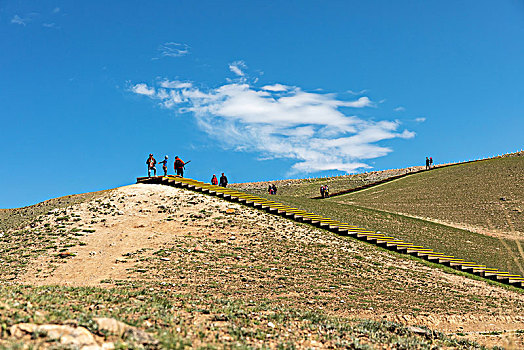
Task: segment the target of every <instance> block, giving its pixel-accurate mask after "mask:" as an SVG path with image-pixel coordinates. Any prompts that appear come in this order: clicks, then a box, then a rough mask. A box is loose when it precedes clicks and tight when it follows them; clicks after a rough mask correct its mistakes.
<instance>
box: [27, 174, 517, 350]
mask: <svg viewBox="0 0 524 350" xmlns="http://www.w3.org/2000/svg"><path fill="white" fill-rule="evenodd" d="M228 209H229V211H230V212H232V213H233V214H229V216H228V214H227V210H228ZM67 212H68V215H71V216H73V217H75V218H78V219H79V220H78V221H77V222H76V225H78V226H79V227H82V228H83V229H85V230H88V231H93V232H88V233H87V234H86V235H85V236H83V237H82V241H83V244H84V245H80V246H75V247H71V248H70V250H69V251H70V252H72V253H74V254H75V256H72V257H70V258H67V259H64V260H62V261H61V263H59V264H56V263H54V262H53V257H52V256H49V255H42V256H40V257H38V258H37V259H36V260H34V261H32V263H31V264H30V266H29V269H28V270H27V271H26V273H25V274H24V275H23V276H22V277H21V279H20V281H21V282H22V283H24V284H30V285H39V286H44V285H65V286H91V287H104V286H106V287H111V286H113V285H112V284H111V283H103V282H104V281H111V280H117V281H118V280H127V281H129V280H144V278H146V279H147V278H148V273H149V271H147V272H146V273H144V272H140V270H141V269H139V268H143V267H144V266H146V269H145V270H147V266H148V265H150V267H151V270H153V269H154V268H156V265H155V266H154V265H153V264H151V263H150V262H149V261H150V260H142V258H148V257H151V256H152V254H154V252H155V251H158V250H159V249H163V248H166V247H173V246H181V243H189V245H190V248H189V249H187V248H184V249H187V250H182V247H180V249H179V250H178V251H177V252H176V255H175V254H173V255H171V256H170V259H171V262H173V263H175V264H176V265H178V266H177V267H179V269H178V270H176V271H174V270H173V271H168V270H165V271H164V270H163V272H161V273H159V274H157V275H154V276H153V275H150V277H149V278H153V279H154V280H155V281H156V282H166V283H173V282H174V281H179V278H184V281H185V285H186V286H184V285H181V284H179V285H178V287H177V288H178V291H177V292H181V291H183V290H185V291H186V292H191V291H192V289H191V288H196V290H199V289H201V288H202V287H201V286H202V284H203V283H204V284H205V283H210V284H213V285H214V286H216V285H219V286H223V288H224V289H225V290H231V289H233V290H234V289H236V288H244V282H243V280H244V278H246V281H249V284H254V285H256V284H257V279H258V283H259V284H263V283H268V282H271V283H277V284H276V285H275V286H274V287H272V288H270V289H267V288H266V287H256V288H255V289H254V290H253V291H249V290H248V291H243V293H245V298H264V299H266V298H269V299H272V300H273V301H274V302H275V303H280V302H283V301H281V300H287V299H289V301H288V302H289V303H290V305H293V306H296V305H298V307H311V305H310V304H309V303H310V300H316V298H318V295H317V293H318V291H317V290H318V288H320V289H321V290H326V291H329V293H332V294H333V295H326V296H325V301H324V302H322V303H321V304H320V305H322V306H320V308H321V309H323V310H325V312H326V313H328V314H331V315H335V316H341V317H350V318H359V319H361V318H369V319H375V320H389V321H394V322H399V323H402V324H417V325H423V326H427V327H429V328H431V329H436V330H440V331H443V332H465V333H468V334H469V337H470V338H471V339H477V340H481V341H482V342H484V343H486V344H493V345H496V344H499V343H500V342H501V341H502V340H503V341H504V342H505V344H506V343H507V344H510V343H511V342H514V341H519V342H522V339H520V340H518V333H513V332H517V330H519V329H524V316H522V315H521V313H520V312H519V311H518V308H517V309H513V306H507V305H506V304H504V303H506V302H508V303H510V304H511V305H515V307H516V306H517V305H522V307H524V294H522V293H517V292H515V291H512V290H507V289H505V288H502V287H499V286H493V285H489V284H487V283H485V282H483V281H478V280H472V279H468V278H464V277H462V276H458V275H454V274H448V273H445V272H444V271H442V270H440V269H435V268H431V267H428V266H425V265H423V264H421V263H419V262H416V261H413V260H409V259H401V258H398V257H393V256H392V255H391V254H390V253H388V252H384V251H381V250H377V249H376V248H374V247H371V246H369V245H366V244H365V243H361V242H358V241H354V240H348V239H345V238H341V237H338V236H334V235H332V234H331V233H326V232H325V231H322V230H318V229H315V228H312V227H309V226H307V225H297V224H296V223H294V222H292V221H290V220H287V219H283V218H281V217H277V216H274V215H270V214H267V213H264V212H261V211H259V210H256V209H252V208H248V207H244V206H242V205H240V204H235V203H230V202H227V201H224V200H221V199H218V198H215V197H211V196H206V195H202V194H198V193H194V192H191V191H188V190H181V189H177V188H172V187H168V186H163V185H142V184H137V185H131V186H126V187H121V188H118V189H115V190H114V191H112V192H111V193H110V194H108V195H107V197H106V198H105V199H103V200H98V201H89V202H85V203H82V204H77V205H74V206H71V207H70V208H68V209H67ZM228 217H230V218H234V219H235V221H234V223H233V222H231V221H232V220H230V219H228ZM46 220H47V221H43V222H42V224H43V225H44V224H46V223H48V222H50V220H53V218H52V217H50V218H47V219H46ZM219 222H221V223H220V224H217V223H219ZM283 239H287V240H289V241H290V242H293V244H296V243H299V244H301V246H302V247H311V249H313V247H316V246H317V245H318V247H325V248H322V249H324V250H325V252H324V253H322V254H320V252H315V251H314V250H311V251H308V252H303V251H301V250H293V251H286V252H284V253H282V254H284V255H285V256H286V259H287V260H285V261H283V263H284V264H288V265H291V264H297V266H299V267H298V268H299V269H301V270H297V271H298V272H294V273H293V275H292V281H294V282H293V283H291V282H289V283H290V284H289V288H290V289H289V291H287V292H286V293H285V294H282V292H279V291H278V288H281V286H280V284H285V283H286V281H287V280H288V279H289V278H290V277H287V276H288V274H287V273H279V272H278V271H279V269H277V268H275V271H273V269H274V268H273V267H271V268H269V267H270V266H273V265H270V264H269V263H268V262H267V261H262V260H260V259H261V258H260V257H261V256H263V257H264V258H266V257H267V258H268V259H269V258H271V256H272V254H274V252H275V250H274V249H275V246H276V247H277V248H276V249H279V248H281V247H279V245H280V242H283V241H282V240H283ZM232 240H234V241H232ZM206 242H207V243H206ZM229 242H235V243H234V245H233V244H230V243H229ZM270 245H272V246H270ZM218 246H220V247H225V248H227V249H229V250H228V251H227V252H229V253H228V254H226V256H229V255H231V257H230V258H228V259H230V260H227V261H226V262H225V263H222V261H223V260H220V264H219V265H220V267H219V268H220V270H221V271H223V272H224V274H217V273H216V270H212V269H209V270H206V266H212V264H216V263H217V261H218V260H217V257H216V256H215V257H213V256H211V257H210V258H209V259H210V260H208V261H200V262H198V261H197V262H198V263H201V264H202V265H200V267H199V269H197V270H191V268H192V266H190V264H192V263H195V260H193V258H189V254H188V253H185V252H190V251H191V250H195V251H204V250H208V251H215V252H216V251H217V247H218ZM186 247H187V246H186ZM237 247H255V248H253V249H254V250H255V252H256V254H261V255H255V254H254V253H253V252H252V253H247V252H242V256H240V255H238V256H236V255H233V254H231V252H236V251H237V250H236V248H237ZM220 249H222V248H220ZM301 249H302V248H301ZM218 250H219V249H218ZM256 250H258V251H256ZM142 253H143V254H142ZM236 254H239V253H236ZM250 254H251V255H250ZM313 254H317V255H318V258H319V259H322V260H319V261H321V262H322V264H325V265H322V269H320V267H321V266H315V267H308V268H305V267H304V266H303V265H304V262H305V261H307V260H304V259H307V257H308V256H311V255H313ZM129 256H132V257H134V258H133V259H125V258H126V257H129ZM203 258H204V257H203V256H202V258H201V259H203ZM244 259H248V261H250V262H246V263H241V261H243V260H244ZM293 259H296V261H294V260H293ZM342 259H347V260H345V261H346V262H345V263H344V264H345V266H346V267H344V269H345V271H352V270H351V269H354V268H355V266H362V267H361V268H359V269H358V270H356V272H353V273H355V277H358V278H359V281H360V278H362V279H363V280H364V281H374V280H377V279H379V284H378V285H379V286H380V288H381V289H380V290H375V291H374V292H366V293H364V294H363V296H362V297H364V298H365V299H366V300H368V301H369V302H371V304H363V305H373V307H367V306H366V307H355V308H353V307H349V306H348V307H347V308H340V305H344V304H341V301H340V300H342V302H344V300H354V298H355V295H357V297H358V298H360V296H358V295H359V294H362V290H366V289H365V288H368V287H366V286H364V285H363V286H359V285H358V284H357V285H355V286H352V285H350V284H349V285H348V286H347V287H343V288H338V289H331V287H330V286H331V285H332V284H333V283H336V282H338V281H337V280H338V279H340V278H344V280H346V279H347V280H348V282H345V283H350V281H351V280H352V279H351V278H349V279H348V277H347V276H345V275H344V276H339V277H336V278H335V279H334V277H331V276H337V275H336V274H339V273H340V272H339V271H340V270H341V268H339V267H337V264H336V263H335V264H333V262H336V261H341V260H342ZM253 261H256V262H257V263H259V264H262V265H263V264H268V265H267V266H266V267H267V270H268V272H266V274H271V276H270V277H269V278H268V276H266V275H265V276H264V277H263V278H262V277H260V276H259V275H253V276H255V277H245V276H244V277H242V276H241V277H238V278H233V279H231V276H232V275H231V273H232V272H231V271H233V269H235V268H236V266H239V265H242V264H244V265H245V264H253ZM377 262H380V264H384V265H385V266H388V269H387V270H386V271H393V272H391V273H387V274H384V273H383V272H381V270H379V269H377V268H376V266H375V264H376V263H377ZM144 264H145V265H144ZM279 264H280V263H279ZM348 266H349V267H348ZM294 268H295V267H294ZM393 268H394V269H393ZM319 269H320V270H319ZM330 269H332V270H333V272H330V271H331V270H330ZM248 270H249V269H248ZM322 270H326V271H328V272H326V275H325V276H324V275H320V274H319V273H320V272H319V271H322ZM211 271H215V272H211ZM255 272H256V271H253V273H255ZM199 273H202V274H203V275H199ZM345 273H346V274H347V272H345ZM192 274H193V275H192ZM179 275H186V276H185V277H184V276H180V277H179ZM246 275H247V273H246ZM248 276H249V275H248ZM349 277H351V276H349ZM412 278H415V279H413V280H410V279H412ZM355 281H356V280H355ZM355 283H356V282H355ZM173 285H174V284H173ZM303 286H305V287H306V290H303V289H302V288H303ZM246 288H247V284H246ZM363 288H364V289H363ZM373 288H375V287H373ZM239 290H240V289H239ZM217 292H220V290H217ZM304 293H307V294H306V295H305V294H304ZM323 293H324V294H326V293H327V292H323ZM355 293H356V294H355ZM364 295H365V296H364ZM456 295H460V296H461V297H460V298H462V299H464V300H471V305H469V304H468V306H467V307H465V308H464V309H463V310H461V311H460V312H457V310H455V311H449V310H448V308H447V307H446V306H445V305H446V304H445V303H442V301H441V300H439V299H441V298H442V297H443V296H444V297H445V298H446V299H447V298H450V297H451V299H450V300H453V299H452V298H454V297H455V296H456ZM283 297H285V298H284V299H282V298H283ZM414 298H419V299H420V300H418V301H417V302H421V303H423V304H424V305H426V304H425V303H427V302H429V304H428V305H429V306H424V307H422V309H421V310H419V311H417V312H415V313H414V312H413V311H410V310H411V309H412V308H414V306H413V302H414V300H413V299H414ZM476 298H481V299H482V300H484V299H485V300H494V303H493V306H488V305H489V303H490V302H488V301H486V302H483V303H477V302H476ZM495 300H503V301H504V302H500V301H495ZM368 301H366V303H367V302H368ZM301 303H302V304H301ZM304 303H305V304H304ZM436 304H439V305H443V306H436ZM477 304H478V305H477ZM510 304H508V305H510ZM301 305H302V306H301ZM419 307H421V306H419ZM449 307H450V308H451V309H453V310H454V308H455V306H454V305H452V304H450V305H449ZM519 307H520V306H519ZM486 308H487V309H486ZM501 330H508V331H509V333H507V334H491V335H486V334H482V332H495V333H496V332H500V331H501ZM515 339H517V340H515ZM523 346H524V343H523Z"/></svg>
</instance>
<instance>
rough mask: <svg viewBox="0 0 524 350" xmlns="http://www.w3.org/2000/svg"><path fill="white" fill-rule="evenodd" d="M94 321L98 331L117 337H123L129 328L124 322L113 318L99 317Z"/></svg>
mask: <svg viewBox="0 0 524 350" xmlns="http://www.w3.org/2000/svg"><path fill="white" fill-rule="evenodd" d="M94 321H95V322H96V324H97V325H98V330H101V331H106V332H109V333H113V334H116V335H118V336H119V337H121V336H123V335H124V332H125V331H126V329H127V327H130V326H128V325H127V324H125V323H124V322H120V321H117V320H115V319H114V318H108V317H100V318H95V319H94Z"/></svg>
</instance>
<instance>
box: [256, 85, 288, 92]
mask: <svg viewBox="0 0 524 350" xmlns="http://www.w3.org/2000/svg"><path fill="white" fill-rule="evenodd" d="M289 89H290V87H289V86H286V85H282V84H273V85H266V86H262V90H267V91H273V92H282V91H288V90H289Z"/></svg>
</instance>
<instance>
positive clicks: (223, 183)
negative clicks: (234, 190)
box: [220, 173, 227, 187]
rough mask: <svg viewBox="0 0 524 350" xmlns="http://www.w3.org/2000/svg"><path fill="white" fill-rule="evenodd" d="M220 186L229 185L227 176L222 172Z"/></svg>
mask: <svg viewBox="0 0 524 350" xmlns="http://www.w3.org/2000/svg"><path fill="white" fill-rule="evenodd" d="M220 186H222V187H227V177H226V175H224V173H222V176H220Z"/></svg>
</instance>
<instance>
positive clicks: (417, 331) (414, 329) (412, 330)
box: [407, 326, 428, 334]
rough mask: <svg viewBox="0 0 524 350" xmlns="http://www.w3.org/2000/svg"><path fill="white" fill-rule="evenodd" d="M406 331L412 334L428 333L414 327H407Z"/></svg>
mask: <svg viewBox="0 0 524 350" xmlns="http://www.w3.org/2000/svg"><path fill="white" fill-rule="evenodd" d="M407 329H408V331H410V332H412V333H415V334H426V333H428V331H427V330H425V329H423V328H420V327H415V326H409V327H407Z"/></svg>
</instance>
